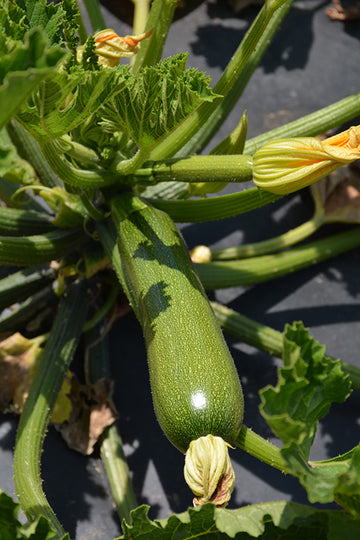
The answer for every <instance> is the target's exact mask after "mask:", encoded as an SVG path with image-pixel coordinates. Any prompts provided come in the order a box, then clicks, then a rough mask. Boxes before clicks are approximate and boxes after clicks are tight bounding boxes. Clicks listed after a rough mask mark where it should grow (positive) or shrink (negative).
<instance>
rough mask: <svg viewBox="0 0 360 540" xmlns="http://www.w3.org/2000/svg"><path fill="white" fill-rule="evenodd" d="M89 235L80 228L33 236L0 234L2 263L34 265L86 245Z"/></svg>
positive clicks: (0, 260)
mask: <svg viewBox="0 0 360 540" xmlns="http://www.w3.org/2000/svg"><path fill="white" fill-rule="evenodd" d="M86 240H87V237H86V236H85V235H83V234H82V231H80V230H79V229H71V230H56V231H54V232H49V233H44V234H36V235H33V236H0V264H3V265H6V266H32V265H33V264H42V263H45V262H50V261H52V260H53V259H59V258H62V257H64V256H65V255H68V254H69V253H70V252H71V251H74V250H76V249H77V248H79V247H80V246H81V245H84V243H85V242H86Z"/></svg>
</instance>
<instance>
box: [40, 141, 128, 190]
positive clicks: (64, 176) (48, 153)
mask: <svg viewBox="0 0 360 540" xmlns="http://www.w3.org/2000/svg"><path fill="white" fill-rule="evenodd" d="M42 152H43V154H44V156H45V158H46V160H47V162H48V163H49V165H50V167H51V168H52V169H53V171H54V172H55V173H56V174H57V175H58V176H59V178H61V180H62V181H63V182H64V183H65V184H70V185H71V186H74V187H78V188H83V189H94V188H101V187H105V186H109V185H112V184H114V183H115V182H117V181H119V177H118V176H117V175H116V174H115V173H112V172H110V171H108V170H103V169H98V170H84V169H77V168H76V167H74V166H73V165H72V164H71V163H70V162H69V161H67V160H66V159H64V158H63V157H61V156H60V155H59V153H58V150H57V148H56V147H55V146H54V144H53V143H51V142H50V143H45V144H43V145H42Z"/></svg>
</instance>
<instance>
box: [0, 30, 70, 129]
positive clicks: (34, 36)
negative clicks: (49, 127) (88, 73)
mask: <svg viewBox="0 0 360 540" xmlns="http://www.w3.org/2000/svg"><path fill="white" fill-rule="evenodd" d="M17 28H18V29H19V27H17ZM3 30H4V27H1V28H0V103H1V108H0V128H1V127H2V126H4V125H5V124H6V123H7V122H8V121H9V120H10V118H11V117H12V116H13V115H14V114H15V113H16V112H17V110H18V109H19V107H20V106H21V105H22V103H23V102H24V101H25V100H26V99H27V98H29V97H30V95H31V94H32V92H33V91H34V90H35V89H36V88H37V87H38V86H39V84H40V83H41V81H43V80H44V79H45V78H46V77H48V76H49V75H50V74H51V73H54V72H55V71H56V70H57V66H58V64H59V62H60V61H61V60H62V59H63V58H64V56H65V51H64V50H62V49H60V48H59V47H52V48H50V47H49V42H48V40H47V37H46V35H45V34H44V32H43V31H42V30H40V29H39V28H34V29H31V30H29V31H28V32H27V33H26V34H25V38H24V43H22V42H20V41H14V40H12V39H11V38H9V37H8V36H6V35H5V33H4V31H3Z"/></svg>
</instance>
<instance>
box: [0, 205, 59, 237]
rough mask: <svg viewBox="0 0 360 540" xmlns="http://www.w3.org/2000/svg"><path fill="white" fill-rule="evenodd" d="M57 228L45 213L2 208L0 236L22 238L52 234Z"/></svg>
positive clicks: (0, 211)
mask: <svg viewBox="0 0 360 540" xmlns="http://www.w3.org/2000/svg"><path fill="white" fill-rule="evenodd" d="M54 229H55V227H54V225H53V224H52V218H51V216H49V214H47V213H45V212H36V211H35V210H24V209H22V208H9V207H7V206H0V234H2V235H6V236H22V235H31V234H41V233H44V232H50V231H51V230H54Z"/></svg>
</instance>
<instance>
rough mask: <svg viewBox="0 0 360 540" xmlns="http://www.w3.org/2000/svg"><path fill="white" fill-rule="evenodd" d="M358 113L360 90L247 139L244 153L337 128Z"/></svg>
mask: <svg viewBox="0 0 360 540" xmlns="http://www.w3.org/2000/svg"><path fill="white" fill-rule="evenodd" d="M359 114H360V92H357V93H356V94H353V95H352V96H349V97H346V98H344V99H341V100H340V101H336V102H335V103H333V104H331V105H328V106H327V107H324V108H322V109H318V110H317V111H316V112H314V113H311V114H307V115H306V116H302V117H301V118H299V119H298V120H294V121H293V122H289V123H288V124H285V125H284V126H280V127H278V128H275V129H272V130H271V131H267V132H266V133H262V134H261V135H258V136H257V137H253V138H252V139H249V140H248V141H247V142H246V144H245V148H244V152H245V153H246V154H250V155H252V154H254V153H255V152H256V150H258V149H259V148H260V147H261V146H263V145H264V144H265V143H267V142H270V141H272V140H275V139H285V138H288V137H312V136H315V135H319V134H321V133H325V132H326V131H328V130H330V129H334V128H337V127H338V126H339V125H341V124H345V123H346V122H349V121H350V120H352V119H353V118H356V116H358V115H359Z"/></svg>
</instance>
